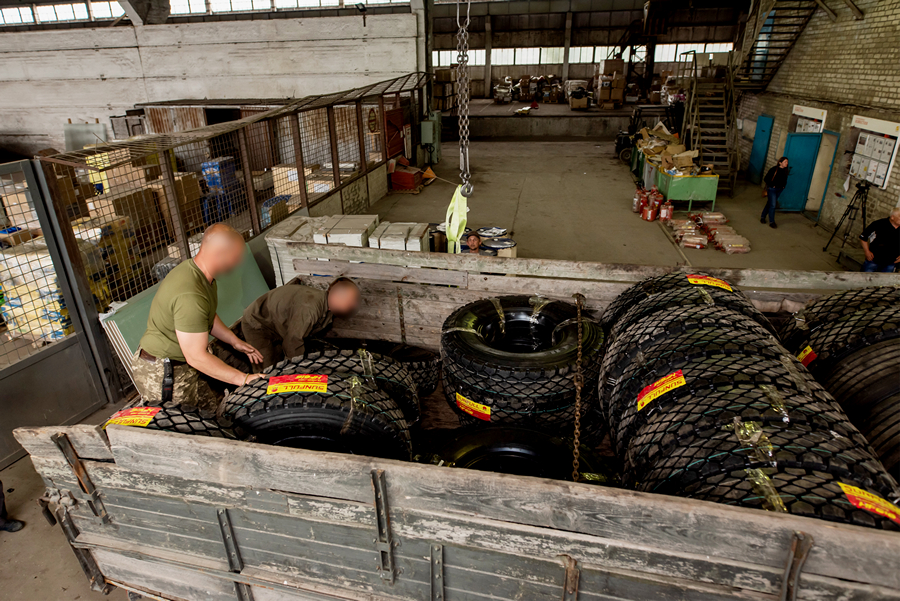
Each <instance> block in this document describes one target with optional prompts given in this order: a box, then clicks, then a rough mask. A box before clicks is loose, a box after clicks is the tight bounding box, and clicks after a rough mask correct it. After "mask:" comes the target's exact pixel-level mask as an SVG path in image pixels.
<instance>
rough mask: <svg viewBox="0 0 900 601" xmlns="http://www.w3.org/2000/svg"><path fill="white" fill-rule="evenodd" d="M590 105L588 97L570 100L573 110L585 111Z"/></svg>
mask: <svg viewBox="0 0 900 601" xmlns="http://www.w3.org/2000/svg"><path fill="white" fill-rule="evenodd" d="M589 104H590V103H589V100H588V98H587V96H585V97H584V98H569V108H570V109H572V110H584V109H586V108H588V105H589Z"/></svg>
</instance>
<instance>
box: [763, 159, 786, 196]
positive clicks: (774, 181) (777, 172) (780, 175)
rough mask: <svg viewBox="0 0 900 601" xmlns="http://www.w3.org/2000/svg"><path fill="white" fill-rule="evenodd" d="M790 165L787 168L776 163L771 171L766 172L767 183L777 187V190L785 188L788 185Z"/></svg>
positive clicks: (771, 186)
mask: <svg viewBox="0 0 900 601" xmlns="http://www.w3.org/2000/svg"><path fill="white" fill-rule="evenodd" d="M789 170H790V167H788V168H787V169H782V168H780V167H779V166H778V164H777V163H776V164H775V165H774V166H773V167H772V168H771V169H769V172H768V173H766V185H767V186H769V187H770V188H775V189H776V190H783V189H784V187H785V186H786V185H787V178H788V171H789Z"/></svg>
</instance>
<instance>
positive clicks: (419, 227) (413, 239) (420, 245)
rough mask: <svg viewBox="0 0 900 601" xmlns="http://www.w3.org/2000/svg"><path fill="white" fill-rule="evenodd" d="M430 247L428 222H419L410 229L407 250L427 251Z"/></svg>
mask: <svg viewBox="0 0 900 601" xmlns="http://www.w3.org/2000/svg"><path fill="white" fill-rule="evenodd" d="M428 249H429V244H428V224H427V223H418V224H416V225H414V226H413V227H412V228H410V230H409V236H408V237H407V238H406V250H414V251H417V252H425V251H428Z"/></svg>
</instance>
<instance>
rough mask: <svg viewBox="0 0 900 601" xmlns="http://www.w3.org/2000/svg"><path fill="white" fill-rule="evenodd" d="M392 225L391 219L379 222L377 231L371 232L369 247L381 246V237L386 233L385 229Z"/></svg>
mask: <svg viewBox="0 0 900 601" xmlns="http://www.w3.org/2000/svg"><path fill="white" fill-rule="evenodd" d="M390 225H391V222H390V221H382V222H381V223H379V224H378V227H376V228H375V231H373V232H372V233H371V234H369V247H371V248H381V237H382V236H383V235H384V233H385V231H387V229H388V227H390Z"/></svg>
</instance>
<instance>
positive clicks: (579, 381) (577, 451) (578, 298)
mask: <svg viewBox="0 0 900 601" xmlns="http://www.w3.org/2000/svg"><path fill="white" fill-rule="evenodd" d="M573 296H574V297H575V307H576V309H577V310H578V318H577V319H578V357H577V358H576V359H575V375H574V376H573V378H572V379H573V380H574V381H575V442H574V447H575V448H574V450H573V451H572V455H573V457H572V481H573V482H578V480H579V478H580V474H579V473H578V458H579V457H580V456H581V389H582V388H583V387H584V376H583V375H582V373H581V340H582V326H583V324H582V319H581V310H582V308H583V307H584V295H582V294H579V293H577V292H576V293H575V294H574V295H573Z"/></svg>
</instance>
